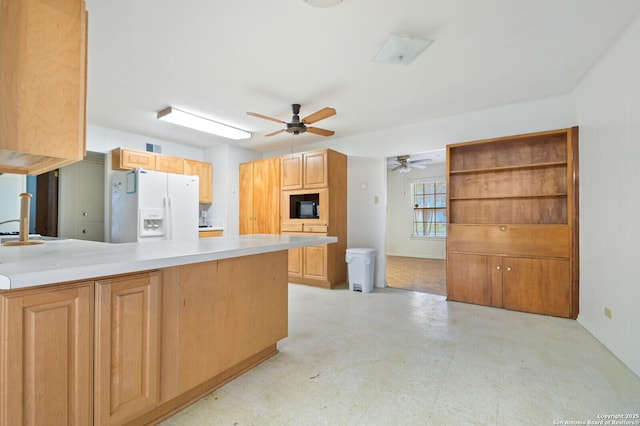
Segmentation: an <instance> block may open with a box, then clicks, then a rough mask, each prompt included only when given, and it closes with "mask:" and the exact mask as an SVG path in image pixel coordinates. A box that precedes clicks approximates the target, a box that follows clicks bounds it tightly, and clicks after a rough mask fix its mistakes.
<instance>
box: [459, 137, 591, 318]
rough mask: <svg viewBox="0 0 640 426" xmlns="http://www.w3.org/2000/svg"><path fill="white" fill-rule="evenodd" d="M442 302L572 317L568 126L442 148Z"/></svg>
mask: <svg viewBox="0 0 640 426" xmlns="http://www.w3.org/2000/svg"><path fill="white" fill-rule="evenodd" d="M447 186H448V206H449V208H448V223H449V225H448V232H447V298H448V300H453V301H460V302H468V303H475V304H481V305H488V306H495V307H502V308H505V309H511V310H516V311H524V312H532V313H538V314H546V315H553V316H559V317H566V318H576V317H577V315H578V289H579V282H578V279H579V274H578V267H579V261H578V253H579V252H578V128H577V127H574V128H570V129H561V130H555V131H547V132H540V133H532V134H525V135H518V136H512V137H504V138H497V139H489V140H483V141H476V142H467V143H461V144H454V145H449V146H447Z"/></svg>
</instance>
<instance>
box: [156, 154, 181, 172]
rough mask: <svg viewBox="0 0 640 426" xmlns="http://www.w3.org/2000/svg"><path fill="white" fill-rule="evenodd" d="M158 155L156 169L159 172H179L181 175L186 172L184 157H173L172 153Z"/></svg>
mask: <svg viewBox="0 0 640 426" xmlns="http://www.w3.org/2000/svg"><path fill="white" fill-rule="evenodd" d="M155 156H156V170H157V171H159V172H167V173H177V174H179V175H181V174H183V173H184V159H183V158H180V157H172V156H170V155H160V154H155Z"/></svg>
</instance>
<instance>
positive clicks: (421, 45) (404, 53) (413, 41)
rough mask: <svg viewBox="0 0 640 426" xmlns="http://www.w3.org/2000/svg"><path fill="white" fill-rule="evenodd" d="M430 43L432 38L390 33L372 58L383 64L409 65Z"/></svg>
mask: <svg viewBox="0 0 640 426" xmlns="http://www.w3.org/2000/svg"><path fill="white" fill-rule="evenodd" d="M431 43H433V40H423V39H419V38H411V37H409V36H408V35H404V34H391V35H390V36H389V38H388V39H387V41H386V42H385V43H384V45H383V46H382V47H381V48H380V51H378V53H377V54H376V56H374V57H373V59H372V60H373V61H374V62H382V63H385V64H404V65H409V64H410V63H411V62H413V60H414V59H415V58H417V57H418V55H420V54H421V53H422V52H423V51H424V50H425V49H426V48H427V47H429V45H430V44H431Z"/></svg>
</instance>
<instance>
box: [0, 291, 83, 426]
mask: <svg viewBox="0 0 640 426" xmlns="http://www.w3.org/2000/svg"><path fill="white" fill-rule="evenodd" d="M93 303H94V302H93V283H92V282H89V283H80V284H74V285H64V286H60V287H57V288H55V289H51V288H48V289H46V290H45V289H33V290H25V291H19V292H14V293H10V294H7V295H3V296H0V323H1V324H2V327H1V328H0V342H2V345H1V348H2V349H1V350H0V425H3V426H10V425H51V426H54V425H61V426H62V425H90V424H91V423H92V403H93V401H92V395H93V387H92V374H93V356H92V354H93V350H92V336H93V330H92V329H93V306H94V305H93Z"/></svg>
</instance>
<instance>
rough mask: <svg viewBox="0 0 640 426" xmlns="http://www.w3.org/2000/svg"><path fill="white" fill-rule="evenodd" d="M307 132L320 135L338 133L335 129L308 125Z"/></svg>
mask: <svg viewBox="0 0 640 426" xmlns="http://www.w3.org/2000/svg"><path fill="white" fill-rule="evenodd" d="M307 132H309V133H314V134H316V135H320V136H333V135H334V134H335V133H336V132H334V131H333V130H326V129H320V128H318V127H307Z"/></svg>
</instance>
